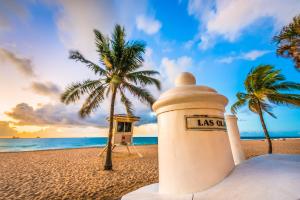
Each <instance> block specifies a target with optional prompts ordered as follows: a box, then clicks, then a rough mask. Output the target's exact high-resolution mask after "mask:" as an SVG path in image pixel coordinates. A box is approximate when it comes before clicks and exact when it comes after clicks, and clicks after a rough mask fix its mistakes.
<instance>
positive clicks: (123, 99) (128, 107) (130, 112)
mask: <svg viewBox="0 0 300 200" xmlns="http://www.w3.org/2000/svg"><path fill="white" fill-rule="evenodd" d="M119 91H120V94H121V102H122V103H123V104H124V106H125V108H126V112H127V115H133V104H132V102H131V101H130V100H129V99H128V98H127V97H126V95H125V93H124V92H123V90H122V89H121V88H120V89H119Z"/></svg>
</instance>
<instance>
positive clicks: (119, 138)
mask: <svg viewBox="0 0 300 200" xmlns="http://www.w3.org/2000/svg"><path fill="white" fill-rule="evenodd" d="M139 119H140V118H139V117H136V116H129V115H122V114H118V115H114V116H113V137H112V150H114V148H115V147H117V146H125V147H126V148H127V151H128V153H129V154H131V151H130V149H129V147H132V148H133V150H134V152H135V153H136V154H137V155H138V156H139V157H143V156H142V154H140V153H139V152H138V151H137V150H136V148H135V146H134V144H133V142H132V139H133V138H132V135H133V124H134V123H135V122H137V121H139ZM106 150H107V146H106V147H105V148H104V149H103V150H102V152H101V154H100V156H102V154H103V153H104V152H105V151H106Z"/></svg>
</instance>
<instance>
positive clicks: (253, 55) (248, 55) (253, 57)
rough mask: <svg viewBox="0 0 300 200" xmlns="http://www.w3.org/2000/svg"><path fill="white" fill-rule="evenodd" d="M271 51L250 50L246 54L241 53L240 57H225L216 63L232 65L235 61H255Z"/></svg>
mask: <svg viewBox="0 0 300 200" xmlns="http://www.w3.org/2000/svg"><path fill="white" fill-rule="evenodd" d="M270 52H271V51H268V50H252V51H249V52H247V53H242V54H240V55H232V56H227V57H223V58H220V59H218V60H217V61H218V62H220V63H226V64H229V63H232V62H233V61H235V60H250V61H252V60H256V59H257V58H259V57H262V56H264V55H265V54H267V53H270Z"/></svg>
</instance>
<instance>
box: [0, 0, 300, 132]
mask: <svg viewBox="0 0 300 200" xmlns="http://www.w3.org/2000/svg"><path fill="white" fill-rule="evenodd" d="M299 13H300V2H299V1H298V0H286V1H280V0H252V1H243V0H215V1H213V0H212V1H208V0H206V1H205V0H173V1H171V0H166V1H159V0H152V1H151V0H149V1H147V0H140V1H134V0H119V1H117V0H114V1H95V0H93V1H92V0H88V1H77V0H75V1H68V0H55V1H50V0H40V1H39V0H27V1H26V0H25V1H17V0H11V1H1V2H0V64H1V65H0V68H1V74H0V85H1V86H0V90H1V93H2V94H5V95H3V97H2V98H1V99H0V121H1V123H0V136H1V131H2V135H4V136H9V135H12V134H16V133H17V132H24V131H25V132H31V133H32V132H36V133H37V134H48V135H51V134H52V133H53V132H60V133H62V135H64V134H65V135H67V136H69V135H71V132H72V133H74V132H76V131H77V132H78V136H79V135H80V136H87V135H83V132H86V131H84V130H86V129H84V128H89V130H90V131H91V132H95V134H97V133H98V129H99V125H100V126H105V125H106V122H105V120H104V119H105V116H107V113H108V106H109V101H107V102H105V103H104V104H103V107H102V108H100V109H99V111H97V112H96V113H94V114H93V115H92V116H91V117H90V118H88V119H85V120H81V119H79V117H78V116H77V114H76V112H77V111H78V109H79V106H80V103H78V104H75V105H71V106H64V105H62V104H61V103H60V102H59V100H58V96H59V93H60V92H61V91H62V90H63V89H64V88H65V87H66V86H67V85H68V84H70V83H71V82H74V81H79V80H84V79H85V78H91V77H93V74H92V73H91V72H89V70H88V69H87V68H86V67H84V66H83V65H82V64H79V63H74V61H72V60H69V59H68V51H69V50H70V49H77V50H79V51H80V52H82V54H84V55H85V56H86V57H87V58H89V59H91V60H93V61H95V62H96V61H97V54H96V52H95V46H94V36H93V32H92V30H93V29H94V28H96V29H98V30H100V31H101V32H103V33H105V34H109V33H110V32H111V31H112V29H113V26H114V25H115V24H116V23H119V24H121V25H123V26H125V28H126V30H127V33H128V35H127V36H128V39H130V40H131V39H136V40H143V41H145V42H146V43H147V51H146V54H145V64H144V67H145V68H148V69H155V70H158V71H160V73H161V76H160V78H161V80H163V91H165V90H167V89H168V88H170V87H172V86H173V81H174V79H175V77H176V76H177V75H178V74H179V73H180V72H182V71H189V72H192V73H193V74H194V75H195V76H196V78H197V83H198V84H201V85H207V86H210V87H213V88H215V89H216V90H217V91H218V92H219V93H221V94H223V95H225V96H226V97H227V98H228V99H229V105H228V106H227V113H229V107H230V105H231V104H232V103H233V102H234V101H235V94H236V93H237V92H238V91H243V80H244V78H245V76H246V74H247V73H248V72H249V70H250V69H251V67H253V66H257V65H259V64H272V65H274V66H276V68H278V69H282V73H283V74H284V75H285V76H286V78H287V79H288V80H290V81H296V82H297V81H299V80H300V73H299V72H297V71H296V70H295V69H294V67H293V63H292V61H291V60H289V59H284V58H279V57H277V56H276V54H275V51H276V46H275V44H274V43H272V37H273V36H274V34H276V33H277V32H278V31H279V30H280V28H281V27H282V26H283V25H285V24H287V23H289V22H290V21H291V19H292V17H293V16H295V15H297V14H299ZM150 89H151V90H152V91H153V93H154V94H155V96H156V97H158V96H159V94H160V92H158V91H156V90H154V89H153V88H150ZM135 105H136V114H137V115H140V116H142V122H143V123H149V122H153V120H154V117H153V114H151V112H150V110H149V108H147V107H146V106H144V105H142V104H140V103H137V102H136V103H135ZM116 110H117V112H124V109H123V108H122V106H121V105H119V104H117V108H116ZM299 112H300V109H299V108H288V107H275V108H274V113H275V114H276V115H277V117H278V118H277V119H272V118H270V117H268V116H267V117H266V121H267V124H268V127H269V129H270V130H271V131H273V132H276V131H300V123H299V121H300V115H299ZM238 117H239V119H240V120H239V127H240V130H241V131H249V132H261V125H260V124H259V119H258V117H257V116H256V115H254V114H252V113H250V112H249V111H247V109H246V108H244V109H241V111H240V112H239V113H238ZM68 134H69V135H68Z"/></svg>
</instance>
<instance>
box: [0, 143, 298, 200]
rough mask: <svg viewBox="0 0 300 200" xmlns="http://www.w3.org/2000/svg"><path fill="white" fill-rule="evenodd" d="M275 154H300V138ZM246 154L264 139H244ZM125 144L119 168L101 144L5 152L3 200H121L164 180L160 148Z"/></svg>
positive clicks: (259, 148) (0, 158) (0, 184)
mask: <svg viewBox="0 0 300 200" xmlns="http://www.w3.org/2000/svg"><path fill="white" fill-rule="evenodd" d="M273 143H274V153H291V154H300V140H298V139H288V140H285V141H283V140H276V141H274V142H273ZM242 145H243V148H244V150H245V153H246V157H247V158H249V157H253V156H256V155H261V154H264V153H265V152H266V151H267V146H266V143H265V142H264V141H243V142H242ZM137 149H138V151H139V152H140V153H142V154H143V156H144V157H143V158H140V157H138V156H137V155H130V156H128V154H127V150H126V148H125V147H119V148H116V152H115V153H114V154H113V162H114V163H113V164H114V171H112V172H107V171H103V170H102V164H103V158H99V152H100V151H101V149H100V148H85V149H69V150H49V151H36V152H20V153H0V199H1V200H2V199H5V200H8V199H102V200H104V199H109V200H110V199H120V198H121V196H122V195H124V194H126V193H128V192H130V191H133V190H135V189H137V188H139V187H142V186H144V185H148V184H151V183H155V182H158V161H157V146H156V145H151V146H138V147H137Z"/></svg>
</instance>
